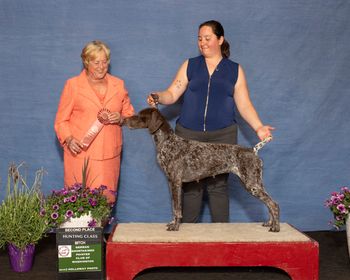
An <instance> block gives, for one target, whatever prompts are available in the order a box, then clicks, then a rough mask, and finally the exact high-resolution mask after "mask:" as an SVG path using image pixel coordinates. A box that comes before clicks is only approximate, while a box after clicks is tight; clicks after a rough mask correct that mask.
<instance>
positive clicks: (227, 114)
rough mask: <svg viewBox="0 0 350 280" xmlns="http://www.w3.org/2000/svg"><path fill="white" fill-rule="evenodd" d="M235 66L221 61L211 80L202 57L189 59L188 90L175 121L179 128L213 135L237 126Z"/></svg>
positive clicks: (225, 60)
mask: <svg viewBox="0 0 350 280" xmlns="http://www.w3.org/2000/svg"><path fill="white" fill-rule="evenodd" d="M237 77H238V64H237V63H236V62H233V61H232V60H229V59H227V58H223V59H222V60H221V61H220V63H219V64H218V66H217V68H216V70H215V71H214V72H213V74H212V75H211V77H210V76H209V72H208V69H207V65H206V63H205V59H204V57H203V56H202V55H201V56H198V57H195V58H190V59H189V61H188V67H187V78H188V81H189V83H188V87H187V89H186V91H185V93H184V96H183V104H182V106H181V113H180V117H179V119H178V122H179V124H180V125H182V126H183V127H185V128H188V129H192V130H196V131H213V130H218V129H222V128H225V127H228V126H230V125H233V124H235V123H236V116H235V104H234V100H233V93H234V87H235V84H236V81H237Z"/></svg>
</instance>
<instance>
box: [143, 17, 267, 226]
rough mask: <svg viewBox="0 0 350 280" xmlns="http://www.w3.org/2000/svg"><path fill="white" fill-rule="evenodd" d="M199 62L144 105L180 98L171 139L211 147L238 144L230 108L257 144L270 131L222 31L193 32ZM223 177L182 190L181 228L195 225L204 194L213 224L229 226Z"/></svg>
mask: <svg viewBox="0 0 350 280" xmlns="http://www.w3.org/2000/svg"><path fill="white" fill-rule="evenodd" d="M198 48H199V51H200V53H201V55H200V56H197V57H194V58H190V59H188V60H186V61H185V62H184V63H183V64H182V65H181V67H180V69H179V70H178V72H177V74H176V77H175V79H174V81H173V82H172V83H171V85H170V86H169V87H168V89H166V90H164V91H160V92H154V93H152V95H149V96H148V98H147V102H148V104H150V105H154V104H155V100H154V99H155V98H154V96H157V102H158V103H160V104H165V105H169V104H173V103H175V102H176V101H177V100H178V99H179V98H180V97H181V96H183V104H182V106H181V112H180V117H179V119H178V120H177V124H176V128H175V133H176V134H177V135H179V136H181V137H183V138H186V139H193V140H197V141H202V142H211V143H226V144H236V143H237V124H236V116H235V106H236V107H237V109H238V111H239V113H240V114H241V116H242V117H243V119H244V120H245V121H246V122H247V123H248V124H249V125H250V126H251V127H252V128H253V129H254V131H255V132H256V134H257V136H258V137H259V138H260V140H263V139H265V138H266V137H268V136H272V135H271V131H272V130H273V129H274V128H273V127H271V126H269V125H264V124H263V123H262V121H261V120H260V118H259V116H258V114H257V112H256V110H255V108H254V106H253V104H252V102H251V100H250V97H249V91H248V87H247V82H246V78H245V75H244V71H243V68H242V66H241V65H239V64H237V63H236V62H233V61H232V60H230V59H229V56H230V45H229V43H228V42H227V41H226V40H225V38H224V29H223V27H222V25H221V24H220V23H219V22H217V21H214V20H210V21H207V22H204V23H202V24H201V25H200V26H199V31H198ZM227 179H228V174H221V175H219V176H215V178H212V177H210V178H206V179H203V180H201V181H199V182H190V183H186V184H184V186H183V190H184V196H183V213H182V215H183V216H182V222H183V223H195V222H197V221H198V218H199V216H200V212H201V206H202V199H203V193H204V191H206V193H207V195H208V198H209V209H210V213H211V218H212V221H213V222H217V223H220V222H221V223H222V222H228V221H229V195H228V185H227Z"/></svg>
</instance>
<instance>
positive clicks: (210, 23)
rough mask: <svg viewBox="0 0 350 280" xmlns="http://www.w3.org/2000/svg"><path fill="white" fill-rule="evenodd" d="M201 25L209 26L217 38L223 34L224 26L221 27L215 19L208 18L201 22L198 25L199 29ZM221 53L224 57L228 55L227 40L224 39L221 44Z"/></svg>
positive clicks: (228, 45)
mask: <svg viewBox="0 0 350 280" xmlns="http://www.w3.org/2000/svg"><path fill="white" fill-rule="evenodd" d="M203 26H209V27H211V29H212V30H213V33H214V34H215V35H216V37H217V38H218V39H220V38H221V37H222V36H225V31H224V28H223V27H222V25H221V23H220V22H218V21H216V20H209V21H206V22H203V23H202V24H200V25H199V29H201V28H202V27H203ZM221 55H222V56H223V57H224V58H229V57H230V44H229V42H227V41H226V39H224V42H223V43H222V45H221Z"/></svg>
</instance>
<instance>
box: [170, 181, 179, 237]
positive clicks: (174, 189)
mask: <svg viewBox="0 0 350 280" xmlns="http://www.w3.org/2000/svg"><path fill="white" fill-rule="evenodd" d="M169 188H170V193H171V202H172V212H173V213H172V214H173V220H172V221H171V222H170V223H168V224H167V230H171V231H177V230H179V226H180V221H181V218H182V206H181V199H182V196H181V194H182V183H181V181H177V182H171V181H170V180H169Z"/></svg>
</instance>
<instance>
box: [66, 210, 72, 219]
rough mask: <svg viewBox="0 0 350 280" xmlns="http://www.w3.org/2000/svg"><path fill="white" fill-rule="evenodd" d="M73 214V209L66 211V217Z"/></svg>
mask: <svg viewBox="0 0 350 280" xmlns="http://www.w3.org/2000/svg"><path fill="white" fill-rule="evenodd" d="M72 216H73V211H72V210H67V212H66V217H67V218H70V217H72Z"/></svg>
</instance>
